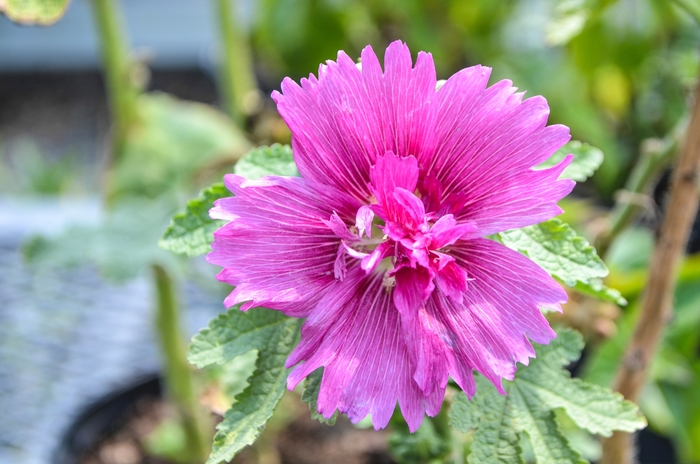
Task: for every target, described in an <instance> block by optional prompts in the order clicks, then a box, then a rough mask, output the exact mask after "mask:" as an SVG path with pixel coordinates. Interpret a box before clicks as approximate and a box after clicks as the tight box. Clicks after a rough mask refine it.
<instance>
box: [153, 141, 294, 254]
mask: <svg viewBox="0 0 700 464" xmlns="http://www.w3.org/2000/svg"><path fill="white" fill-rule="evenodd" d="M233 171H234V173H236V174H238V175H240V176H243V177H246V178H248V179H259V178H260V177H263V176H267V175H278V176H298V175H299V172H298V171H297V168H296V164H294V158H293V157H292V149H291V148H290V147H289V146H288V145H280V144H274V145H271V146H269V147H267V146H265V147H259V148H255V149H253V150H251V151H249V152H248V153H246V154H245V155H244V156H243V157H242V158H241V159H240V161H238V163H236V165H235V166H234V169H233ZM230 195H231V192H229V191H228V190H227V189H226V187H225V186H224V184H222V183H217V184H214V185H212V186H210V187H208V188H206V189H204V190H202V192H201V193H200V194H199V197H197V198H195V199H193V200H190V201H189V202H188V203H187V206H186V207H185V210H184V211H182V212H180V213H177V214H176V215H175V216H173V219H172V221H171V223H170V226H169V227H168V228H167V230H166V231H165V233H164V234H163V237H162V238H161V239H160V242H159V245H160V247H161V248H163V249H166V250H169V251H172V252H174V253H178V254H185V255H187V256H189V257H194V256H198V255H201V254H204V253H207V252H209V251H211V242H213V241H214V235H213V234H214V232H215V231H216V230H217V229H218V228H219V227H221V226H222V225H224V224H225V221H219V220H215V219H211V218H210V217H209V210H210V209H211V208H212V207H213V206H214V201H216V200H218V199H219V198H224V197H227V196H230Z"/></svg>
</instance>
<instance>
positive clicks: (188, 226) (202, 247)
mask: <svg viewBox="0 0 700 464" xmlns="http://www.w3.org/2000/svg"><path fill="white" fill-rule="evenodd" d="M230 195H231V192H229V191H228V189H227V188H226V187H225V186H224V184H223V183H219V184H214V185H212V186H210V187H207V188H205V189H204V190H202V192H201V193H200V194H199V197H198V198H195V199H193V200H190V201H188V202H187V206H186V207H185V211H183V212H181V213H177V214H176V215H175V216H173V218H172V220H171V221H170V225H169V226H168V228H167V229H166V230H165V233H164V234H163V237H162V238H161V239H160V241H159V242H158V245H159V246H160V247H161V248H163V249H164V250H169V251H172V252H173V253H177V254H185V255H187V256H189V257H194V256H199V255H201V254H204V253H208V252H209V251H211V242H212V241H213V240H214V235H213V234H214V231H216V230H217V229H218V228H219V227H221V226H222V225H224V224H225V221H220V220H215V219H212V218H210V217H209V210H210V209H212V208H213V207H214V201H216V200H218V199H219V198H224V197H228V196H230Z"/></svg>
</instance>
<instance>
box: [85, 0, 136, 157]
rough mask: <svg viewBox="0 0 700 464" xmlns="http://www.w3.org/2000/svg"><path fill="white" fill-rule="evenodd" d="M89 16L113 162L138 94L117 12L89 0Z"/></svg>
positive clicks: (103, 0) (106, 2)
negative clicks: (100, 65) (110, 125)
mask: <svg viewBox="0 0 700 464" xmlns="http://www.w3.org/2000/svg"><path fill="white" fill-rule="evenodd" d="M92 5H93V9H92V10H93V13H94V19H95V24H96V25H97V33H98V35H99V37H100V48H101V52H102V61H103V65H104V74H105V81H106V84H107V85H106V87H107V98H108V101H109V107H110V111H111V114H112V121H113V124H114V128H113V133H112V144H113V145H112V149H113V152H112V157H113V161H116V160H118V159H119V157H120V156H121V154H122V151H123V147H124V143H125V140H126V134H127V131H128V129H129V127H130V126H131V124H132V123H133V122H134V121H135V119H136V99H137V97H138V94H139V91H138V89H137V87H136V86H135V85H134V84H133V83H132V77H131V74H132V70H133V65H132V63H131V61H130V59H129V55H128V45H127V39H126V33H125V32H124V27H123V21H122V16H121V11H120V9H119V7H118V5H117V3H116V1H115V0H93V1H92Z"/></svg>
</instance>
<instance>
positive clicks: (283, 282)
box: [207, 174, 360, 317]
mask: <svg viewBox="0 0 700 464" xmlns="http://www.w3.org/2000/svg"><path fill="white" fill-rule="evenodd" d="M225 181H226V186H227V187H228V189H229V190H231V192H233V194H234V195H235V196H233V197H228V198H223V199H221V200H217V201H216V203H215V207H214V209H212V211H211V215H212V217H235V219H234V220H233V221H232V222H229V223H228V224H226V225H225V226H223V227H222V228H221V229H219V230H218V231H217V232H215V234H214V243H213V244H212V248H213V251H212V252H211V253H209V255H208V256H207V260H208V261H209V262H210V263H212V264H216V265H219V266H223V267H224V269H223V270H222V271H221V273H219V275H218V276H217V278H218V279H219V280H221V281H222V282H226V283H229V284H231V285H233V286H235V287H236V288H235V289H234V290H233V292H231V294H230V295H229V297H228V298H227V299H226V301H225V302H224V303H225V305H226V306H227V307H229V306H233V305H235V304H238V303H243V302H247V303H246V304H245V305H244V306H243V309H247V308H250V307H253V306H266V307H268V308H273V309H279V310H282V311H284V312H285V313H287V314H289V315H292V316H296V317H304V316H306V314H307V313H308V311H309V310H310V304H313V302H315V301H317V300H318V299H319V298H320V297H321V296H322V295H323V293H324V292H325V291H326V290H327V288H328V286H329V285H330V284H331V283H332V282H333V281H334V266H335V261H336V254H337V250H338V246H339V245H340V239H339V238H338V237H337V236H336V235H335V234H334V233H333V231H332V230H331V228H330V227H329V226H328V225H326V223H328V222H330V221H331V218H333V217H335V216H338V215H340V216H342V217H345V218H346V219H347V220H350V218H353V219H354V215H355V211H356V210H357V208H359V206H360V204H359V203H358V202H357V201H356V200H355V199H354V198H352V197H350V196H349V195H347V194H345V193H343V192H341V191H339V190H336V189H334V188H332V187H329V186H326V185H321V184H315V183H313V182H308V181H305V180H304V179H300V178H294V177H290V178H287V177H267V178H263V179H260V180H257V181H249V180H245V179H244V178H243V177H240V176H235V175H232V174H228V175H226V177H225ZM335 213H337V214H335ZM336 272H337V271H336Z"/></svg>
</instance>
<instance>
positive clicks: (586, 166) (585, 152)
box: [537, 140, 603, 182]
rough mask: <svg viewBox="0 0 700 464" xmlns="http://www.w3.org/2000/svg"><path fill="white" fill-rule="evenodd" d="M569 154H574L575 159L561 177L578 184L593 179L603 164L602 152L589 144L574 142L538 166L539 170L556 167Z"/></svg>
mask: <svg viewBox="0 0 700 464" xmlns="http://www.w3.org/2000/svg"><path fill="white" fill-rule="evenodd" d="M569 154H573V155H574V159H573V161H571V164H570V165H568V166H567V167H566V168H565V169H564V172H562V173H561V177H562V178H568V179H573V180H575V181H576V182H583V181H584V180H586V179H588V178H589V177H591V176H592V175H593V173H594V172H595V171H596V169H598V168H599V167H600V165H601V164H602V163H603V152H602V151H600V150H599V149H597V148H595V147H592V146H590V145H588V144H587V143H581V142H579V141H578V140H572V141H571V142H569V143H567V144H566V145H564V146H563V147H561V148H560V149H559V150H557V151H556V152H555V153H554V154H553V155H552V156H551V157H550V158H549V159H548V160H547V161H545V162H544V163H542V164H540V165H539V166H537V169H544V168H548V167H551V166H554V165H555V164H558V163H559V162H560V161H561V160H563V159H564V158H565V157H566V155H569Z"/></svg>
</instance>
